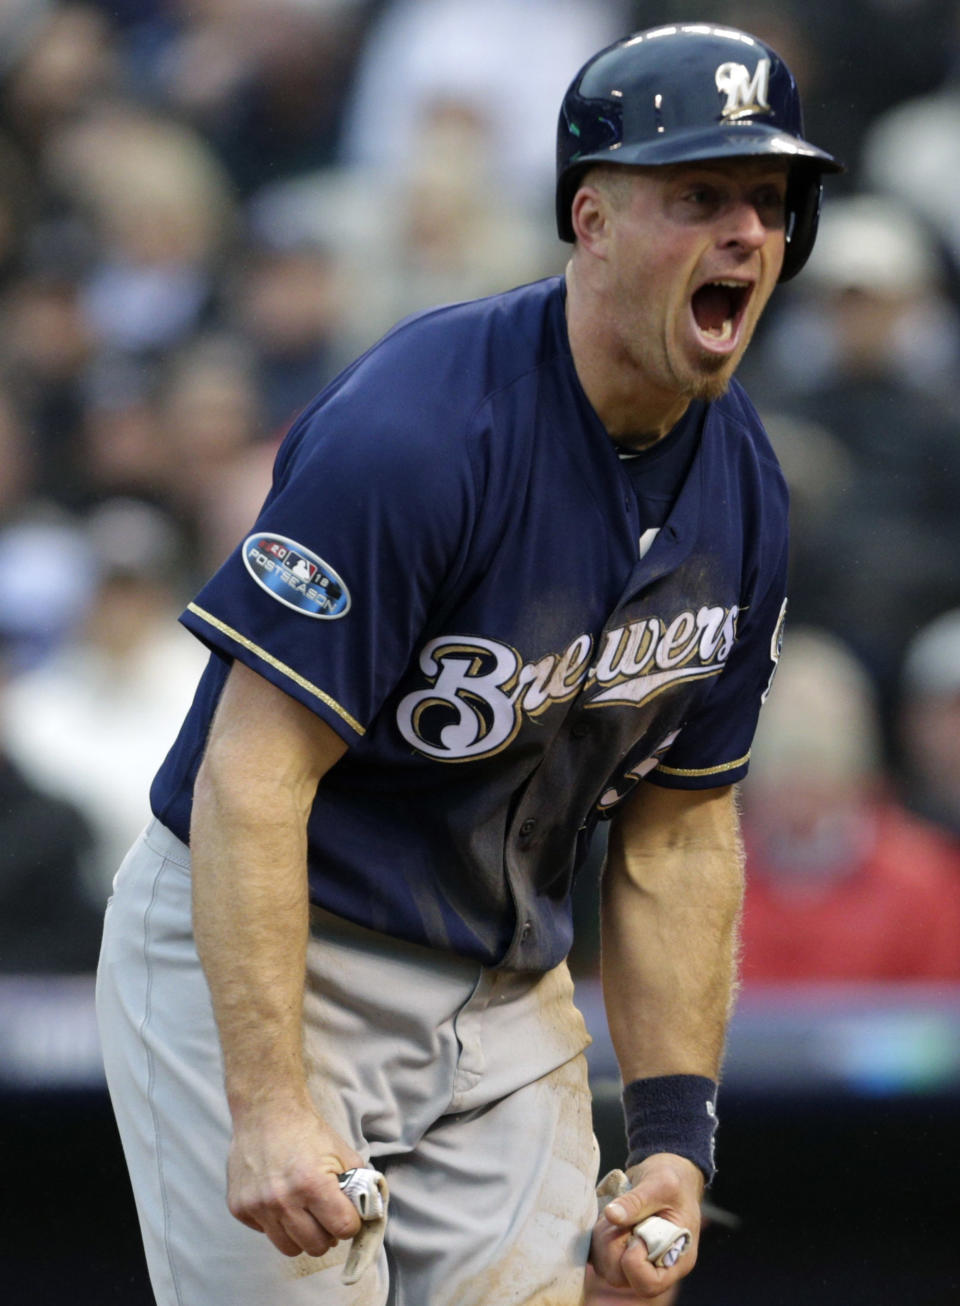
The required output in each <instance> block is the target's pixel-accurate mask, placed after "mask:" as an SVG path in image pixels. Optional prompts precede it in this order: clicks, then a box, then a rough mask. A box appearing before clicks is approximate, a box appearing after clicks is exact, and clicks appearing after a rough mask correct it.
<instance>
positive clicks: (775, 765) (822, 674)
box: [743, 628, 960, 985]
mask: <svg viewBox="0 0 960 1306" xmlns="http://www.w3.org/2000/svg"><path fill="white" fill-rule="evenodd" d="M744 801H745V813H744V837H745V842H746V847H747V891H746V899H745V906H744V919H743V978H744V982H745V983H746V984H748V985H749V984H753V983H758V982H767V981H795V980H796V981H803V980H901V981H903V980H920V979H926V980H933V979H939V980H956V979H960V849H958V847H957V846H956V845H954V844H952V843H951V842H950V841H949V840H948V839H946V838H945V837H944V836H943V835H942V834H941V833H940V832H939V831H938V830H936V829H935V828H933V827H932V826H928V825H925V824H923V823H922V822H920V821H919V820H917V819H916V818H915V817H912V816H911V815H910V814H908V813H907V812H906V811H905V809H904V808H903V807H902V806H901V805H900V804H898V803H897V802H896V801H895V799H894V798H893V797H892V796H891V794H889V793H888V792H887V786H886V785H885V783H884V780H883V768H882V757H881V741H880V732H879V723H878V717H877V709H876V704H875V701H874V694H873V688H872V685H871V683H870V681H869V678H868V676H867V674H866V672H865V670H864V668H863V666H862V665H861V664H860V663H859V662H858V660H857V659H856V658H854V657H853V656H852V655H851V653H850V652H849V651H848V650H847V649H846V648H845V647H844V646H843V645H842V644H841V643H840V642H839V641H837V640H836V639H834V638H833V637H832V636H830V635H828V634H826V633H824V632H821V631H816V630H812V629H802V628H801V629H798V630H794V631H792V632H791V633H789V634H788V637H787V640H786V642H785V646H784V655H783V659H782V661H781V664H780V669H779V671H778V673H777V677H776V681H775V684H774V687H773V692H772V694H771V697H770V699H769V701H768V702H767V704H766V706H765V708H764V710H763V712H762V713H761V719H760V727H759V729H758V732H757V737H756V740H755V746H754V765H753V766H752V768H751V771H750V775H749V776H748V778H747V780H746V781H745V783H744Z"/></svg>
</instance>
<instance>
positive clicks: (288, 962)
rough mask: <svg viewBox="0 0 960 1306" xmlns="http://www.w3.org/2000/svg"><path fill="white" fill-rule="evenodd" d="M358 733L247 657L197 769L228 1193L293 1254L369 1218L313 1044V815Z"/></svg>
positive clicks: (196, 899) (203, 950)
mask: <svg viewBox="0 0 960 1306" xmlns="http://www.w3.org/2000/svg"><path fill="white" fill-rule="evenodd" d="M344 750H345V745H344V743H343V742H342V741H341V740H340V739H339V737H338V736H337V735H336V734H335V732H334V731H333V730H331V729H330V727H329V726H327V725H326V724H325V723H324V722H323V721H321V720H320V719H319V717H317V716H315V715H314V714H313V713H312V712H310V711H309V710H308V709H307V708H305V707H303V706H302V705H301V704H300V703H298V702H296V700H295V699H293V698H291V697H289V696H288V695H286V694H284V693H282V692H281V691H280V690H279V689H277V688H275V687H274V686H273V685H271V684H270V683H269V682H268V681H267V680H265V679H263V677H261V676H258V675H257V674H255V673H254V672H253V671H251V670H250V669H249V668H247V667H245V666H243V665H241V664H239V663H235V664H234V666H233V667H232V669H231V671H230V675H229V677H228V679H227V683H226V685H225V688H224V691H223V695H222V697H221V701H220V704H219V707H218V709H217V713H216V715H215V717H214V721H213V725H212V727H211V731H210V736H209V739H208V743H207V747H206V751H205V755H204V759H203V762H202V764H201V767H200V771H199V774H198V776H197V782H196V788H195V795H194V808H193V821H192V826H191V832H190V846H191V861H192V866H193V916H194V932H195V935H196V942H197V949H198V952H199V955H200V959H201V962H202V964H203V968H204V972H205V974H206V977H207V982H208V984H209V988H210V992H211V996H212V999H213V1007H214V1013H215V1015H216V1019H217V1026H218V1030H219V1034H220V1042H221V1046H222V1051H223V1063H224V1075H225V1082H226V1090H227V1098H228V1101H229V1104H230V1111H231V1114H232V1117H233V1124H234V1136H233V1142H232V1145H231V1150H230V1159H229V1168H228V1189H229V1191H228V1202H229V1206H230V1209H231V1211H232V1212H233V1214H234V1215H235V1216H236V1217H237V1219H239V1220H241V1221H242V1222H243V1223H244V1224H247V1225H249V1226H250V1227H252V1228H255V1229H260V1230H262V1231H263V1232H264V1233H266V1234H267V1236H268V1237H269V1238H270V1240H271V1241H272V1242H273V1243H274V1244H275V1245H276V1246H277V1247H278V1248H279V1249H280V1250H281V1251H282V1252H285V1253H286V1254H288V1255H295V1254H297V1253H299V1252H300V1251H308V1252H310V1253H311V1254H312V1255H322V1253H323V1252H325V1251H326V1250H328V1248H329V1247H330V1246H332V1245H333V1243H334V1242H335V1241H336V1240H337V1239H339V1238H349V1237H352V1236H353V1235H354V1234H355V1233H356V1232H357V1229H358V1226H359V1220H358V1218H357V1215H356V1213H355V1211H354V1209H353V1206H352V1205H351V1203H350V1202H349V1201H348V1200H347V1198H345V1197H344V1196H343V1195H342V1193H341V1192H340V1190H339V1188H338V1185H337V1181H336V1177H335V1176H336V1175H337V1173H338V1172H340V1171H343V1170H346V1169H348V1168H350V1167H352V1166H356V1165H362V1164H363V1162H362V1160H361V1158H360V1157H359V1156H358V1155H357V1153H356V1152H354V1150H353V1149H352V1148H351V1147H350V1146H349V1144H348V1143H346V1142H345V1141H344V1140H343V1139H342V1138H340V1137H338V1136H337V1135H336V1134H335V1133H334V1132H333V1131H331V1130H330V1129H329V1128H328V1126H327V1125H326V1124H325V1123H324V1121H323V1120H322V1119H321V1118H320V1117H319V1116H318V1114H317V1112H316V1111H315V1109H314V1107H313V1103H312V1101H311V1099H310V1096H309V1093H308V1089H307V1081H306V1074H305V1070H304V1064H303V1055H302V1037H303V1036H302V1004H303V991H304V979H305V969H306V946H307V938H308V932H309V905H308V897H307V869H306V826H307V817H308V814H309V811H310V807H311V804H312V801H313V798H314V795H315V793H316V789H317V785H318V783H319V781H320V779H321V777H322V776H323V775H324V773H325V772H326V771H327V770H328V769H329V768H330V767H331V766H332V765H333V764H334V763H335V762H336V761H337V760H338V759H339V757H340V756H341V755H342V753H343V752H344Z"/></svg>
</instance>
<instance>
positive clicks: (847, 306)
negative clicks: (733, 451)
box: [761, 196, 960, 725]
mask: <svg viewBox="0 0 960 1306" xmlns="http://www.w3.org/2000/svg"><path fill="white" fill-rule="evenodd" d="M805 280H806V281H807V282H808V283H809V286H810V290H809V291H804V297H803V298H802V299H801V301H797V302H796V307H795V308H794V310H793V311H791V312H790V313H787V314H785V315H783V316H782V317H781V320H780V324H779V327H778V335H777V338H776V340H775V341H773V342H768V344H771V346H772V347H775V352H776V349H780V350H782V356H781V361H780V364H779V366H778V367H776V368H771V367H770V364H771V361H772V360H771V356H770V354H767V355H766V357H765V358H764V366H765V367H767V369H768V371H774V370H775V371H776V372H777V373H778V374H779V376H780V377H781V378H786V377H788V376H790V375H792V376H793V380H794V388H793V390H792V392H787V391H785V390H784V389H782V388H781V391H780V394H779V396H778V399H777V400H774V398H773V397H772V396H771V395H770V393H769V392H768V393H767V396H766V401H764V400H761V408H766V407H774V408H775V410H777V411H779V412H780V413H782V414H783V415H785V416H786V417H788V418H790V419H791V423H796V422H797V421H800V422H802V423H807V424H809V423H813V424H814V426H816V427H817V428H820V429H823V430H824V431H825V432H826V434H827V436H828V437H829V443H830V445H831V447H832V448H834V449H836V451H837V454H836V456H834V455H833V454H831V456H830V459H829V462H827V463H825V464H824V466H823V467H822V468H821V469H820V476H819V480H820V485H821V493H820V494H819V495H818V494H817V493H815V494H814V497H822V502H821V503H820V505H819V507H818V510H817V512H816V514H815V516H816V520H815V522H814V521H813V520H812V519H811V524H812V525H815V527H816V529H814V530H805V531H802V532H801V531H798V532H797V533H796V534H795V536H794V541H793V547H794V569H793V583H792V589H791V605H792V611H793V616H794V619H799V620H801V621H804V622H809V623H811V624H814V625H819V626H823V627H826V628H828V629H831V630H833V631H834V633H836V634H837V635H838V636H840V637H841V638H842V639H844V640H845V641H847V642H848V643H849V644H851V645H852V646H853V648H854V649H855V650H856V652H857V653H858V655H859V656H860V657H861V658H863V659H864V660H865V661H866V662H867V664H868V666H869V668H870V672H871V674H872V675H873V676H874V677H875V678H876V679H877V681H878V684H879V686H880V689H881V694H882V703H881V706H882V710H883V712H884V717H885V725H886V724H887V718H888V716H889V710H890V704H891V702H892V700H893V697H894V694H895V688H896V676H897V669H898V667H899V663H900V658H901V657H902V654H903V649H904V646H905V644H906V641H907V638H908V634H909V632H910V631H911V630H912V629H916V628H917V627H919V626H920V625H922V624H923V623H924V622H926V621H928V620H930V619H931V617H933V616H934V615H935V614H936V613H938V612H941V611H943V610H944V609H945V608H947V607H951V606H953V604H954V603H956V602H960V573H958V571H957V567H956V563H955V559H956V557H957V556H958V553H960V515H958V513H957V510H956V504H957V503H958V502H960V419H958V417H957V413H956V410H955V408H953V407H951V406H949V405H947V404H946V403H945V402H943V399H942V396H940V395H938V394H937V388H938V386H939V387H941V388H942V385H943V381H944V379H945V378H946V377H951V378H952V377H953V375H954V372H955V368H956V363H957V360H958V359H960V348H958V341H960V332H958V327H957V321H956V317H955V315H954V313H953V310H952V309H951V308H950V306H949V302H948V300H947V299H946V296H945V294H944V291H943V282H942V266H941V265H940V264H939V263H938V261H937V251H936V246H935V244H933V243H931V241H930V239H929V237H928V236H927V234H926V233H925V232H924V229H923V228H922V226H920V225H919V224H918V223H917V222H916V220H915V219H914V218H913V217H912V216H911V215H910V213H909V212H908V211H906V210H904V209H903V208H902V207H901V206H899V205H897V204H895V203H894V202H892V201H883V200H880V199H878V198H876V197H869V196H858V197H856V198H848V199H845V200H837V201H836V202H835V203H834V204H832V205H831V206H830V209H829V210H828V211H827V212H825V213H824V219H823V224H822V230H821V234H820V237H819V239H818V242H817V247H816V249H815V250H814V253H813V256H812V258H811V260H810V264H809V267H808V269H807V271H806V272H805ZM947 346H949V350H948V349H947ZM924 359H925V362H923V366H921V362H922V360H924ZM934 361H936V362H937V366H936V369H935V370H933V363H934ZM924 368H926V369H927V370H924ZM770 427H771V435H772V437H773V439H774V442H775V445H776V447H777V449H778V452H782V453H783V455H784V465H785V467H786V468H787V471H788V474H789V471H790V469H791V466H793V467H794V468H795V467H796V464H797V457H796V455H795V454H794V453H792V452H791V451H790V449H789V448H787V447H785V445H786V442H787V441H788V440H789V439H790V438H791V437H792V438H794V439H796V438H799V439H800V441H801V442H802V441H803V439H804V438H805V436H804V434H803V431H804V429H805V428H802V427H801V428H797V427H796V426H795V425H792V426H789V425H788V426H785V425H784V424H783V423H782V421H778V420H777V419H776V418H774V420H773V421H771V423H770ZM798 429H799V437H798V435H797V432H798ZM784 437H785V438H784ZM807 463H808V466H807V471H808V472H813V475H814V478H815V479H816V475H817V470H816V468H812V467H810V466H809V458H808V459H807ZM805 497H806V499H807V500H809V499H810V495H809V494H807V495H806V496H805Z"/></svg>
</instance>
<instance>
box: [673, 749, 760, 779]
mask: <svg viewBox="0 0 960 1306" xmlns="http://www.w3.org/2000/svg"><path fill="white" fill-rule="evenodd" d="M749 761H750V754H749V753H744V755H743V757H738V758H737V759H736V760H735V761H733V762H724V763H722V764H721V765H720V766H705V767H692V768H687V767H682V768H681V767H678V766H663V765H662V764H661V765H660V766H658V767H657V770H658V771H662V772H663V774H664V775H690V776H692V775H719V774H720V773H721V771H733V770H735V769H736V768H737V767H738V766H743V764H744V763H745V762H749Z"/></svg>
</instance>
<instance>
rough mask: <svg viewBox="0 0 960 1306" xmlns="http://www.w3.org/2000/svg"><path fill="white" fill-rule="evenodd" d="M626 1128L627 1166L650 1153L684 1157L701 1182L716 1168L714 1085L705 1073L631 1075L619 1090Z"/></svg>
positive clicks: (715, 1092) (712, 1174)
mask: <svg viewBox="0 0 960 1306" xmlns="http://www.w3.org/2000/svg"><path fill="white" fill-rule="evenodd" d="M623 1114H624V1119H625V1121H626V1126H627V1148H628V1152H627V1166H628V1167H629V1166H631V1165H639V1164H640V1162H641V1161H642V1160H644V1159H645V1158H646V1157H648V1156H652V1155H653V1154H654V1152H673V1153H674V1154H675V1155H677V1156H685V1157H686V1158H687V1159H688V1160H689V1161H692V1162H693V1163H694V1165H696V1166H699V1167H700V1169H701V1170H702V1171H703V1174H704V1177H705V1178H706V1181H707V1183H710V1181H711V1180H712V1179H713V1176H714V1173H715V1170H716V1166H715V1164H714V1158H713V1149H714V1135H715V1133H716V1130H717V1085H716V1083H715V1082H714V1081H713V1080H712V1079H707V1077H706V1076H705V1075H658V1076H656V1077H655V1078H652V1079H634V1080H632V1081H631V1082H630V1083H629V1084H627V1086H626V1087H625V1088H624V1090H623Z"/></svg>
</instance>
